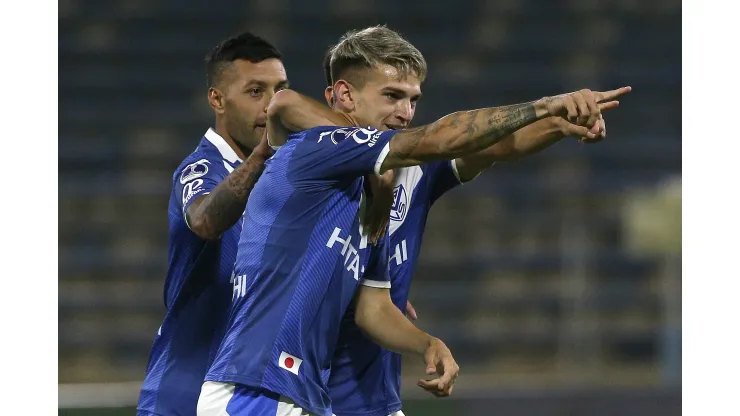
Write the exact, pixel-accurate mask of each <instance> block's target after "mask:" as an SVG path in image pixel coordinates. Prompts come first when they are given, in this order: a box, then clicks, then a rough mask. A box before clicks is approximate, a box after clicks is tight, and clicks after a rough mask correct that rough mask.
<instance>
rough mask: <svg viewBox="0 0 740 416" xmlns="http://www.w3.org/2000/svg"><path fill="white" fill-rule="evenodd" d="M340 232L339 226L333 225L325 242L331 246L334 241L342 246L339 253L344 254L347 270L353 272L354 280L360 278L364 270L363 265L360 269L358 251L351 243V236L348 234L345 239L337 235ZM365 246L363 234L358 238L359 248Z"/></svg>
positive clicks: (365, 241)
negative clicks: (331, 231) (332, 229)
mask: <svg viewBox="0 0 740 416" xmlns="http://www.w3.org/2000/svg"><path fill="white" fill-rule="evenodd" d="M341 232H342V229H341V228H339V227H334V232H333V233H332V234H331V237H329V241H327V242H326V246H327V247H329V248H332V247H334V244H335V243H339V244H340V245H341V247H342V251H341V254H342V256H344V266H345V267H346V268H347V271H348V272H351V273H352V274H353V277H354V278H355V280H360V273H364V272H365V270H364V266H363V268H362V270H360V253H359V252H358V251H357V249H356V248H355V246H354V245H352V243H351V241H352V236H351V235H348V236H347V238H346V239H345V238H340V237H339V235H340V234H341ZM366 246H367V240H366V237H364V236H363V237H361V239H360V249H363V248H365V247H366Z"/></svg>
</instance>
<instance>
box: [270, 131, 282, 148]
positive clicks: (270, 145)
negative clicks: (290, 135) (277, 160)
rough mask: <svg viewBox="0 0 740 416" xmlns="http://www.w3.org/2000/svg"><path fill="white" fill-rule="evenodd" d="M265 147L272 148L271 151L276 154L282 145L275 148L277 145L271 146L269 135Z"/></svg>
mask: <svg viewBox="0 0 740 416" xmlns="http://www.w3.org/2000/svg"><path fill="white" fill-rule="evenodd" d="M267 145H268V146H270V147H271V148H272V150H274V151H276V152H277V150H278V149H280V148H281V147H283V146H282V145H280V146H277V145H274V144H272V142H271V141H270V135H269V134H268V135H267Z"/></svg>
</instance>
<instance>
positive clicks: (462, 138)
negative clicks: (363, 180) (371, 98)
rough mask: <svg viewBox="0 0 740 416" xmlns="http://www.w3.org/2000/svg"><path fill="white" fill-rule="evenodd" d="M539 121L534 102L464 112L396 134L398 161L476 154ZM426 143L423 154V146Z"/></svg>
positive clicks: (393, 155)
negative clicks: (420, 148) (421, 149)
mask: <svg viewBox="0 0 740 416" xmlns="http://www.w3.org/2000/svg"><path fill="white" fill-rule="evenodd" d="M537 120H538V117H537V114H536V112H535V108H534V103H531V102H530V103H524V104H515V105H510V106H505V107H493V108H484V109H480V110H472V111H461V112H457V113H453V114H450V115H449V116H446V117H443V118H441V119H439V120H437V121H436V122H434V123H431V124H428V125H426V126H422V127H417V128H412V129H408V130H404V131H403V132H400V133H398V134H397V135H396V137H398V138H399V140H398V142H397V144H398V145H399V146H397V148H396V149H395V151H394V152H393V153H392V154H391V157H393V158H395V159H408V158H410V157H414V158H418V159H420V160H433V159H443V158H452V157H457V156H461V155H463V154H468V153H473V152H477V151H479V150H482V149H485V148H487V147H489V146H492V145H494V144H496V143H497V142H498V141H500V140H501V139H503V138H504V137H506V136H508V135H510V134H511V133H513V132H515V131H516V130H519V129H520V128H522V127H524V126H526V125H528V124H531V123H533V122H535V121H537ZM422 142H423V143H425V144H426V146H424V150H423V151H420V150H419V146H420V144H422ZM442 149H445V150H442Z"/></svg>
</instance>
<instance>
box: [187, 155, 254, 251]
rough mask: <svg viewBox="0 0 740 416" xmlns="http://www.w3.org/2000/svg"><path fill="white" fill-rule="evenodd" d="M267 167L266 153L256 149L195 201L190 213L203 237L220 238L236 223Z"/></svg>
mask: <svg viewBox="0 0 740 416" xmlns="http://www.w3.org/2000/svg"><path fill="white" fill-rule="evenodd" d="M264 169H265V159H264V157H263V156H261V155H257V154H254V153H252V154H251V155H250V156H249V157H248V158H247V160H246V161H245V162H244V163H242V164H241V165H239V167H237V168H236V169H234V171H233V172H231V173H230V174H229V176H227V177H226V179H224V180H223V182H221V183H220V184H218V186H216V188H215V189H214V190H213V191H211V193H210V194H208V195H206V196H205V197H203V198H201V200H200V201H196V202H195V203H193V204H191V205H190V207H189V208H188V211H187V213H186V215H187V219H188V224H191V227H192V228H193V231H194V232H195V233H196V234H198V235H199V236H200V237H202V238H206V239H216V238H219V237H220V236H221V234H223V233H224V232H225V231H226V230H228V229H229V228H231V227H232V226H233V225H234V224H236V223H237V221H239V218H241V216H242V213H243V212H244V208H245V207H246V205H247V199H248V198H249V194H250V193H251V192H252V189H253V188H254V185H255V184H256V183H257V180H258V179H259V177H260V175H262V172H263V171H264ZM196 204H197V205H196Z"/></svg>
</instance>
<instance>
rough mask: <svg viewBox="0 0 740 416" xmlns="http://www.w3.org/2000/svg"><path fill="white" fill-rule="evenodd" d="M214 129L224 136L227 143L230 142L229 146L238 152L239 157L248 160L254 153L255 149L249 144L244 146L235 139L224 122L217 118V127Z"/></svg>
mask: <svg viewBox="0 0 740 416" xmlns="http://www.w3.org/2000/svg"><path fill="white" fill-rule="evenodd" d="M214 130H216V133H218V135H219V136H221V137H223V139H224V141H225V142H226V144H228V145H229V147H231V150H233V151H234V153H236V155H237V156H238V157H239V159H241V160H247V157H248V156H249V155H251V154H252V150H253V149H251V148H249V147H247V146H243V145H241V144H240V143H239V142H237V141H236V140H234V138H233V137H231V135H230V134H229V132H228V131H226V128H225V127H224V126H223V124H222V123H219V122H218V120H216V128H215V129H214Z"/></svg>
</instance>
